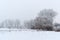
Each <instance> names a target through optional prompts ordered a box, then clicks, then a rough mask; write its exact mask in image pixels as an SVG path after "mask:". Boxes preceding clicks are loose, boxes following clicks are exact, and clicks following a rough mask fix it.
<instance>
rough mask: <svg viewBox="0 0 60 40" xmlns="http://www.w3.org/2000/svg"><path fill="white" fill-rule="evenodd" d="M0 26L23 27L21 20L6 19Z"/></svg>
mask: <svg viewBox="0 0 60 40" xmlns="http://www.w3.org/2000/svg"><path fill="white" fill-rule="evenodd" d="M0 27H3V28H9V29H10V28H21V24H20V21H19V20H10V19H9V20H5V21H3V22H2V23H1V24H0Z"/></svg>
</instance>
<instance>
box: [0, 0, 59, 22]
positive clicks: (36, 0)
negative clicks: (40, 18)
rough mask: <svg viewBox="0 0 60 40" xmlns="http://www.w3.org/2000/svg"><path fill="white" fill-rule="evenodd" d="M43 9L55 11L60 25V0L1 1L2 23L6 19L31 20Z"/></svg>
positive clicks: (0, 15) (0, 18)
mask: <svg viewBox="0 0 60 40" xmlns="http://www.w3.org/2000/svg"><path fill="white" fill-rule="evenodd" d="M42 9H53V10H55V11H56V12H57V13H58V15H57V17H56V19H55V21H56V22H58V23H60V0H0V21H3V20H5V19H20V20H21V22H23V21H24V20H30V19H33V18H34V17H36V15H37V14H38V13H39V12H40V10H42Z"/></svg>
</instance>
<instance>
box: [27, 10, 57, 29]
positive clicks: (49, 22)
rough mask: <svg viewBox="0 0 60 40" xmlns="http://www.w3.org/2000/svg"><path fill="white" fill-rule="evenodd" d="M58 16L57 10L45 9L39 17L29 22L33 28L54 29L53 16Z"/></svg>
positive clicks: (29, 25)
mask: <svg viewBox="0 0 60 40" xmlns="http://www.w3.org/2000/svg"><path fill="white" fill-rule="evenodd" d="M55 16H56V12H55V11H53V10H52V9H44V10H42V11H40V13H39V14H38V17H36V18H35V19H34V20H33V21H30V22H28V23H27V25H28V27H29V28H31V29H42V30H52V29H53V18H54V17H55Z"/></svg>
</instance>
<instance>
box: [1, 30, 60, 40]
mask: <svg viewBox="0 0 60 40" xmlns="http://www.w3.org/2000/svg"><path fill="white" fill-rule="evenodd" d="M4 30H6V29H4ZM16 30H17V29H16ZM0 40H60V32H54V31H34V30H20V31H11V32H9V31H0Z"/></svg>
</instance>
